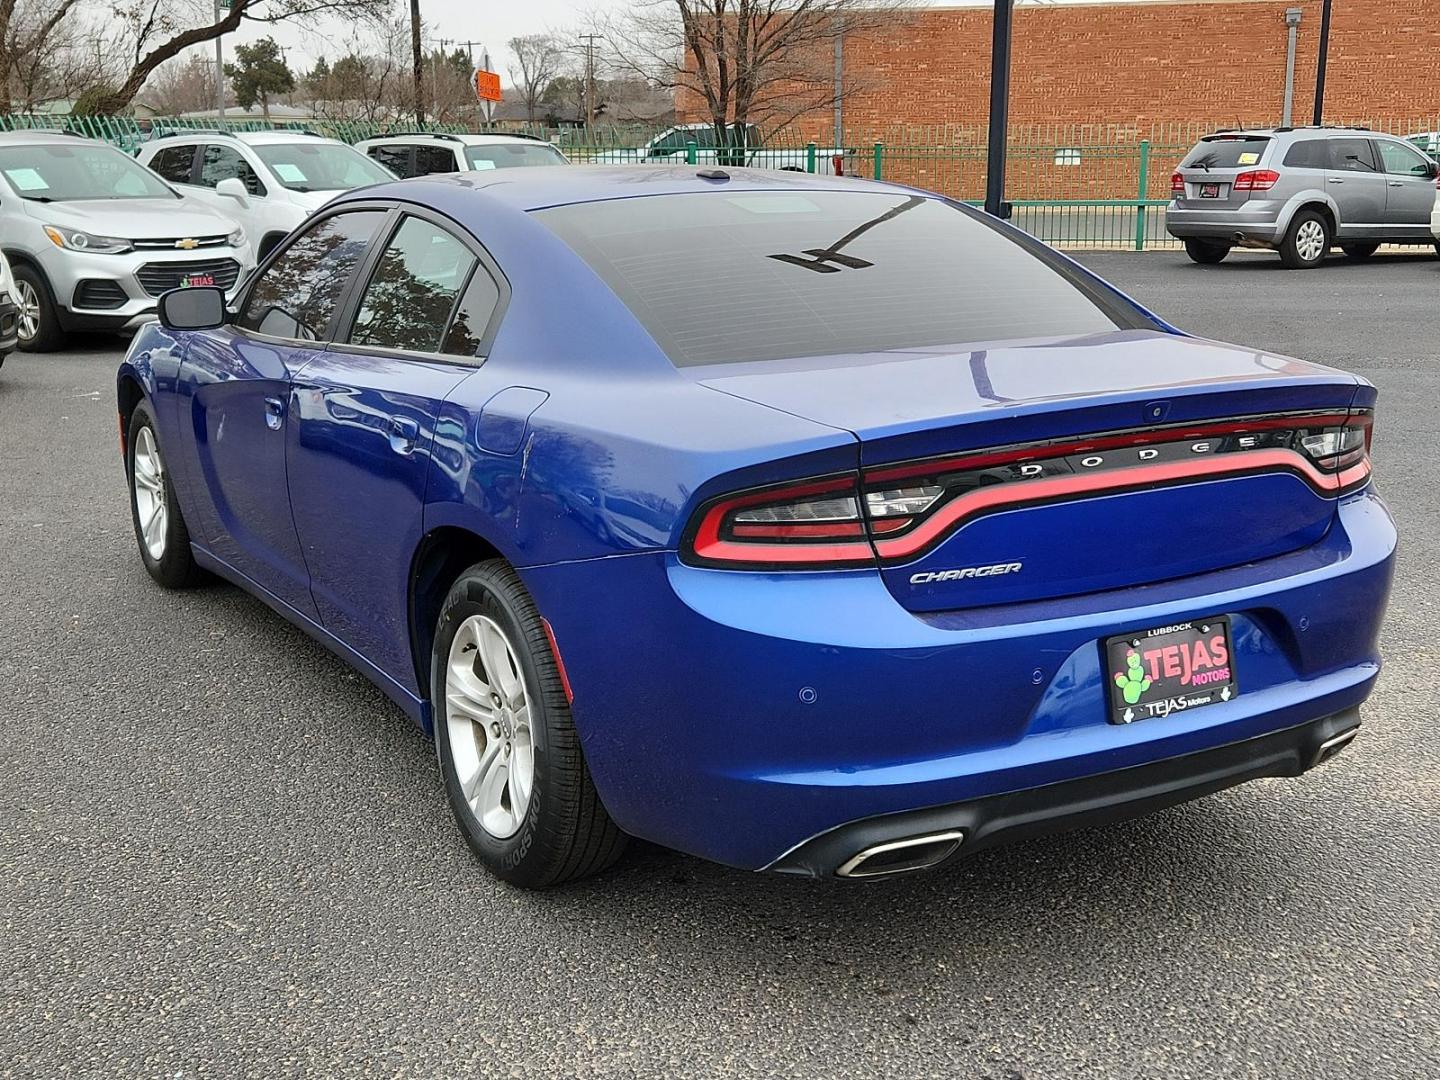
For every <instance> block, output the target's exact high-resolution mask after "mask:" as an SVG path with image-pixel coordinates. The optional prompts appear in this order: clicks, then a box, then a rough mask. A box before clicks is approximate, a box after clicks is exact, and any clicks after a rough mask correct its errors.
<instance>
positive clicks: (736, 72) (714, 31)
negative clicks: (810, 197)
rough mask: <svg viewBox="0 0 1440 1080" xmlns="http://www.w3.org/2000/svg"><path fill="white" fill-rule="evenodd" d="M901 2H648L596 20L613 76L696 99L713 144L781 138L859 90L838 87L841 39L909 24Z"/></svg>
mask: <svg viewBox="0 0 1440 1080" xmlns="http://www.w3.org/2000/svg"><path fill="white" fill-rule="evenodd" d="M903 17H904V16H903V13H902V8H901V6H900V3H899V2H898V0H642V2H641V3H640V4H639V5H638V6H637V7H635V8H632V9H630V10H629V11H626V12H621V13H618V14H616V15H613V16H605V17H602V18H601V19H600V23H599V27H598V29H597V33H599V34H600V35H601V36H602V38H603V39H604V41H605V44H606V51H607V53H608V54H609V55H608V59H609V62H610V64H611V65H612V66H613V67H616V68H619V69H621V70H627V71H630V72H633V73H634V74H637V75H641V76H643V77H645V78H647V79H649V80H650V81H651V82H652V83H653V84H655V85H658V86H663V87H668V88H672V89H674V90H675V91H677V92H678V93H679V95H680V97H681V101H682V107H683V101H684V98H686V97H687V96H688V97H690V99H691V100H692V101H695V102H696V103H698V107H699V109H700V110H701V111H703V112H704V113H705V115H707V116H708V117H709V119H710V122H711V123H712V124H714V126H715V130H716V134H717V136H719V137H720V138H721V139H722V140H724V139H726V130H725V129H726V128H727V127H729V128H731V129H732V130H731V133H730V134H729V136H728V141H731V142H733V143H735V144H737V145H738V144H742V143H744V142H745V141H747V139H748V135H747V132H748V130H749V129H748V126H747V125H750V124H758V125H763V126H765V127H767V128H769V129H771V130H772V131H773V130H778V129H780V128H783V127H785V126H786V125H788V124H790V123H791V122H792V121H794V120H795V119H796V118H797V117H798V116H800V115H802V114H804V113H807V112H812V111H814V110H817V109H824V108H827V107H829V106H831V105H833V104H834V103H835V102H836V100H838V99H840V98H842V97H843V96H844V95H845V94H846V93H851V92H854V90H855V89H857V86H856V83H855V82H854V81H853V80H852V81H848V82H846V83H845V84H843V85H836V81H835V65H834V45H835V39H836V35H837V34H839V33H842V32H843V33H844V34H845V35H847V36H848V35H853V34H864V33H866V32H867V31H871V30H874V29H876V28H878V27H880V26H882V25H889V24H893V23H894V22H895V20H896V19H898V18H903Z"/></svg>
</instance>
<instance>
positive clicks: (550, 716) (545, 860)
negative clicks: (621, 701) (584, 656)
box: [430, 559, 628, 889]
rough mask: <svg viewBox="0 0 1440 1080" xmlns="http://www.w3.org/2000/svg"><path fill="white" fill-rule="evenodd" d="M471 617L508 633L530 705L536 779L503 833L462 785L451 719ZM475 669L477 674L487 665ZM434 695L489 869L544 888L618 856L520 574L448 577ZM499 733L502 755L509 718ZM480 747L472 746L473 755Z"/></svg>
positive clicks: (447, 751) (468, 832)
mask: <svg viewBox="0 0 1440 1080" xmlns="http://www.w3.org/2000/svg"><path fill="white" fill-rule="evenodd" d="M475 616H484V617H486V618H489V619H491V620H493V621H494V623H495V624H496V625H497V626H498V627H499V628H500V629H501V631H502V632H503V633H504V635H505V636H506V638H507V639H508V644H509V645H510V646H511V651H512V652H513V654H514V656H515V659H516V661H517V663H518V666H519V669H520V675H521V678H522V679H523V680H524V690H525V696H526V701H527V703H528V704H529V709H530V724H529V727H530V734H531V739H532V744H533V748H534V751H533V752H534V781H533V785H532V787H531V791H530V796H529V803H528V805H527V806H526V808H525V810H524V816H523V818H522V819H521V820H520V823H519V827H518V829H517V830H516V831H515V832H514V833H513V834H512V835H510V836H508V837H504V838H500V837H497V836H495V835H492V833H491V832H489V831H487V830H486V828H485V827H484V826H483V825H482V824H481V823H480V819H479V817H478V816H477V814H476V812H475V810H473V809H472V808H471V806H470V805H469V803H468V801H467V800H466V798H465V796H464V794H463V792H462V789H461V781H460V777H459V776H458V775H457V770H456V764H455V755H454V748H453V747H452V735H451V729H450V724H449V715H450V713H451V711H452V710H451V709H450V707H449V706H447V703H446V672H447V667H448V664H449V658H450V648H451V645H452V644H453V643H454V641H455V637H456V634H457V633H458V632H459V631H460V629H461V627H462V626H464V625H465V624H466V623H467V621H468V620H470V619H471V618H473V617H475ZM472 625H473V624H472ZM462 648H463V645H462ZM477 657H478V651H477ZM479 674H480V676H481V679H482V681H483V680H484V667H483V666H482V667H481V668H480V669H479ZM430 700H431V701H432V702H433V703H434V720H435V750H436V755H437V757H438V758H439V759H440V774H441V778H442V779H443V781H444V784H445V794H446V797H447V798H448V799H449V801H450V808H451V810H452V811H453V812H454V815H455V821H456V823H457V824H458V825H459V826H460V831H461V832H462V833H463V834H464V836H465V840H466V842H468V843H469V845H470V847H471V849H472V850H473V851H474V852H475V854H476V855H477V856H479V858H480V861H481V862H482V863H484V864H485V867H486V868H487V869H488V870H489V871H490V872H491V873H492V874H494V875H495V876H496V877H498V878H500V879H502V880H504V881H508V882H509V883H511V884H512V885H519V886H522V887H524V888H527V889H541V888H545V887H547V886H550V885H557V884H559V883H561V882H564V881H573V880H575V879H576V878H582V877H587V876H589V875H591V874H595V873H598V872H599V871H601V870H603V869H605V868H606V867H607V866H610V865H611V864H612V863H614V862H615V860H616V859H618V858H619V857H620V855H621V854H622V853H623V852H624V850H625V845H626V842H627V840H628V837H627V836H626V835H625V834H624V833H623V832H621V831H620V829H619V827H618V826H617V825H616V824H615V823H614V822H613V821H611V820H610V815H609V814H607V813H606V812H605V807H604V806H603V805H601V803H600V796H599V795H598V794H597V793H596V791H595V785H594V783H593V782H592V781H591V779H590V770H589V769H588V768H587V767H586V765H585V758H584V755H583V754H582V753H581V749H580V738H579V736H578V735H577V734H576V731H575V725H574V723H573V722H572V720H571V717H570V705H569V701H568V700H567V698H566V694H565V688H564V683H563V682H562V680H561V677H560V670H559V668H558V667H557V665H556V663H555V657H554V653H553V652H552V650H551V647H550V642H549V637H548V635H547V633H546V629H545V623H544V622H543V621H542V620H541V618H540V615H539V613H538V612H537V611H536V610H535V604H534V601H532V600H531V599H530V594H529V593H527V592H526V591H525V587H524V586H523V585H522V584H521V583H520V578H519V576H518V575H517V574H516V573H515V571H514V570H513V569H512V568H511V567H510V566H509V564H508V563H506V562H504V561H503V560H500V559H493V560H490V561H488V562H483V563H479V564H477V565H475V566H472V567H471V568H470V569H469V570H466V571H465V572H464V573H463V574H461V575H460V577H459V578H458V579H457V580H456V582H455V584H454V585H452V586H451V588H450V593H449V595H448V596H446V598H445V605H444V607H443V608H441V610H440V617H439V620H438V621H437V623H436V627H435V646H434V649H433V651H432V654H431V664H430ZM457 715H458V716H464V715H465V714H463V713H458V712H457ZM507 725H508V720H507ZM457 729H459V731H460V732H461V733H462V734H461V737H470V736H469V735H468V734H466V733H470V732H475V731H479V732H484V733H485V739H486V744H487V745H488V742H489V739H490V738H491V736H490V735H489V733H488V732H486V728H485V725H484V724H473V723H472V722H471V721H469V720H465V721H464V722H462V723H457ZM501 737H502V738H504V739H505V740H506V742H505V743H504V751H503V752H504V753H505V754H506V760H507V761H508V760H510V758H509V753H510V749H509V748H510V743H509V741H508V740H509V737H510V736H509V733H508V727H507V729H506V733H505V734H504V735H503V736H501ZM517 744H518V742H517ZM482 752H483V748H480V747H476V748H475V753H476V754H477V757H478V756H479V755H480V754H481V753H482ZM517 760H518V758H517Z"/></svg>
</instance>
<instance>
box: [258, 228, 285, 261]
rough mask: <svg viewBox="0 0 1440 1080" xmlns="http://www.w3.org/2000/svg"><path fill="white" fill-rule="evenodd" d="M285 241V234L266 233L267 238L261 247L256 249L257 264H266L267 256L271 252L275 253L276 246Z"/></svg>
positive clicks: (262, 241) (261, 242) (263, 240)
mask: <svg viewBox="0 0 1440 1080" xmlns="http://www.w3.org/2000/svg"><path fill="white" fill-rule="evenodd" d="M284 239H285V234H284V233H266V234H265V237H264V238H263V239H262V240H261V241H260V247H259V248H258V249H256V252H255V261H256V262H257V263H262V262H264V261H265V256H266V255H269V254H270V252H272V251H274V250H275V245H276V244H278V243H280V241H281V240H284Z"/></svg>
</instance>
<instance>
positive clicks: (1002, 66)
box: [985, 0, 1329, 218]
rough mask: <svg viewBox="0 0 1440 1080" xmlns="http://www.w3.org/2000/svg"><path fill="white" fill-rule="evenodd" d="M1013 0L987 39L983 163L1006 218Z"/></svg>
mask: <svg viewBox="0 0 1440 1080" xmlns="http://www.w3.org/2000/svg"><path fill="white" fill-rule="evenodd" d="M1326 3H1329V0H1326ZM1014 10H1015V0H995V25H994V30H993V35H992V37H991V42H990V145H989V153H988V155H987V159H986V164H985V212H986V213H987V214H990V215H991V216H992V217H998V218H1008V217H1009V216H1010V205H1009V204H1008V203H1007V202H1005V139H1006V131H1007V130H1008V128H1009V119H1010V26H1011V16H1012V15H1013V14H1014Z"/></svg>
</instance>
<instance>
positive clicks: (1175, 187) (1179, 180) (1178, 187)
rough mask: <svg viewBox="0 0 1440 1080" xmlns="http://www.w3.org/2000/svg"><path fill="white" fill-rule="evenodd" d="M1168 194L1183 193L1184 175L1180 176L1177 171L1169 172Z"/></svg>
mask: <svg viewBox="0 0 1440 1080" xmlns="http://www.w3.org/2000/svg"><path fill="white" fill-rule="evenodd" d="M1170 194H1172V195H1184V194H1185V177H1183V176H1181V175H1180V174H1179V173H1178V172H1177V173H1171V174H1170Z"/></svg>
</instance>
